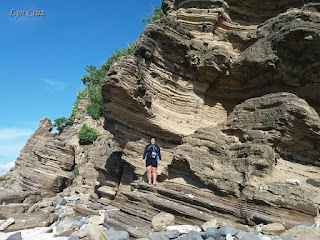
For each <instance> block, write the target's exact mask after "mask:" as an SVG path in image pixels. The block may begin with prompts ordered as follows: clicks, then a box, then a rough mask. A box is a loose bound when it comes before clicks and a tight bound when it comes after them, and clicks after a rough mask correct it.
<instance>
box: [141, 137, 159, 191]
mask: <svg viewBox="0 0 320 240" xmlns="http://www.w3.org/2000/svg"><path fill="white" fill-rule="evenodd" d="M158 158H159V160H161V153H160V147H159V146H158V145H156V139H155V138H151V139H150V144H148V145H147V146H146V147H145V149H144V153H143V162H144V160H145V161H146V167H147V176H148V184H149V185H152V186H153V187H156V186H157V167H158ZM152 178H153V184H152V181H151V179H152Z"/></svg>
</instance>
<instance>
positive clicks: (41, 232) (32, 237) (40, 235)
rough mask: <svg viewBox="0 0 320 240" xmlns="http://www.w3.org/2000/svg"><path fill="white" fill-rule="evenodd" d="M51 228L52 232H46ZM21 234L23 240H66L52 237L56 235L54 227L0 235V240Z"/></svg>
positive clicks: (65, 238)
mask: <svg viewBox="0 0 320 240" xmlns="http://www.w3.org/2000/svg"><path fill="white" fill-rule="evenodd" d="M51 228H52V230H53V231H52V232H51V233H48V231H49V230H50V229H51ZM16 232H21V236H22V239H23V240H67V239H68V237H54V235H55V234H56V228H55V227H37V228H32V229H25V230H20V231H15V232H8V233H0V240H6V239H7V238H8V237H9V236H10V235H12V234H14V233H16Z"/></svg>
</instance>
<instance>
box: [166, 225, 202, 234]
mask: <svg viewBox="0 0 320 240" xmlns="http://www.w3.org/2000/svg"><path fill="white" fill-rule="evenodd" d="M166 230H168V231H170V230H178V231H179V233H180V234H184V233H188V232H190V231H197V232H201V228H199V227H198V226H196V225H175V226H167V227H166Z"/></svg>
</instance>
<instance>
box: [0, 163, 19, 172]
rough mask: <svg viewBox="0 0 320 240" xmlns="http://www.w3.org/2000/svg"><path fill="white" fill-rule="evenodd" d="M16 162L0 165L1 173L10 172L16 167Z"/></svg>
mask: <svg viewBox="0 0 320 240" xmlns="http://www.w3.org/2000/svg"><path fill="white" fill-rule="evenodd" d="M14 162H15V161H11V162H8V163H5V164H1V163H0V172H6V171H9V170H10V168H12V167H13V166H14Z"/></svg>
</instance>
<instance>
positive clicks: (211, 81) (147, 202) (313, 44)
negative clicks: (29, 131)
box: [0, 0, 320, 237]
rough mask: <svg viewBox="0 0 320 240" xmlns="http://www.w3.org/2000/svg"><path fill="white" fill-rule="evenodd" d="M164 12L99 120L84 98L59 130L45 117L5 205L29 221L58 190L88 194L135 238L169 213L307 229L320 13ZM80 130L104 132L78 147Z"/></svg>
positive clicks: (122, 66)
mask: <svg viewBox="0 0 320 240" xmlns="http://www.w3.org/2000/svg"><path fill="white" fill-rule="evenodd" d="M162 9H163V11H164V13H165V17H163V18H161V19H160V20H158V21H155V22H152V23H149V24H148V25H147V26H146V28H145V30H144V31H143V33H142V34H141V35H140V36H139V38H138V41H137V44H136V47H135V49H134V52H133V54H132V55H130V56H125V57H122V58H120V59H119V60H118V61H117V62H115V63H114V64H113V65H112V67H111V68H110V70H109V73H108V76H107V77H106V79H105V81H104V84H103V87H102V93H103V100H104V116H103V117H102V118H101V119H100V120H98V121H95V120H92V119H91V118H90V117H89V116H88V115H87V114H86V113H85V112H84V111H81V110H84V109H85V106H86V104H87V102H88V99H87V98H84V99H83V100H82V101H81V102H80V105H79V110H80V111H78V114H77V116H76V120H75V124H74V125H73V126H71V127H66V128H65V129H64V130H63V132H62V133H60V134H53V133H50V132H51V129H52V125H51V122H50V120H48V119H43V120H41V122H40V126H39V129H38V130H37V131H36V132H35V134H34V135H33V136H32V137H31V138H30V139H29V140H28V142H27V144H26V146H25V147H24V149H23V150H22V152H21V156H20V157H19V158H18V160H17V161H16V165H15V167H14V169H12V170H11V171H10V172H9V173H8V174H7V175H6V176H4V177H3V178H6V179H10V180H9V183H7V184H6V185H5V186H3V187H2V188H3V191H2V192H1V193H0V203H2V202H7V203H8V202H9V203H10V202H15V203H18V204H20V205H19V206H20V209H19V211H20V212H24V211H27V209H28V207H29V208H31V207H33V208H34V204H37V202H39V201H40V200H41V199H42V200H43V198H46V197H47V198H50V197H53V196H55V195H56V194H57V195H61V196H66V195H70V194H71V193H88V194H90V201H92V202H99V203H101V204H104V205H108V204H111V205H114V206H116V207H119V208H120V211H112V212H110V213H109V214H108V217H106V219H105V226H108V227H109V226H115V227H117V228H122V229H125V230H127V231H128V232H129V233H130V234H131V235H132V236H134V237H142V236H145V234H147V232H148V231H149V230H150V227H151V224H150V222H151V219H152V217H153V216H155V215H156V214H158V213H159V212H160V211H167V212H170V213H172V214H174V215H175V216H176V218H175V219H176V220H175V221H176V223H181V224H184V223H192V224H199V225H201V224H202V223H203V222H205V221H208V220H210V219H211V218H212V217H215V218H219V219H221V220H222V221H227V220H229V221H232V222H234V223H239V224H249V225H254V224H259V223H273V222H281V223H283V224H284V226H285V227H287V228H290V227H292V226H294V225H296V224H298V223H300V222H304V221H310V220H312V219H313V217H314V216H315V215H316V214H317V211H318V210H317V209H318V207H319V204H320V201H319V199H320V189H319V187H317V184H310V182H312V181H313V182H315V183H319V182H318V181H319V173H320V151H319V148H320V118H319V111H320V102H319V97H320V95H319V92H320V72H319V70H318V69H319V68H320V62H319V61H318V60H319V53H320V13H319V12H320V4H319V3H317V1H308V3H305V4H304V3H303V2H302V1H298V0H281V1H274V0H265V1H262V2H261V1H259V2H257V1H252V0H250V1H241V0H240V1H234V0H207V1H192V0H175V1H174V0H164V1H163V3H162ZM84 123H86V124H88V125H90V126H93V127H95V128H96V129H97V130H98V132H99V133H100V136H99V137H98V139H97V140H96V141H95V142H94V143H93V144H92V145H87V146H81V145H79V144H78V142H77V132H78V130H79V129H80V127H81V126H82V124H84ZM151 136H153V137H155V138H156V139H157V144H159V145H160V146H161V148H162V156H163V162H161V163H160V166H159V168H158V174H159V179H158V180H159V185H158V187H157V188H156V189H153V188H150V187H149V186H147V185H145V184H144V183H143V180H145V177H146V176H145V167H144V164H143V161H142V151H143V149H144V146H145V145H146V144H147V143H148V141H149V139H150V137H151ZM76 165H77V166H79V175H74V174H73V173H72V170H73V169H74V168H75V166H76ZM287 179H298V180H299V181H300V183H301V184H298V185H292V184H290V183H288V181H287V182H286V180H287ZM310 179H311V180H310ZM289 182H290V181H289ZM13 191H15V193H13ZM16 192H18V193H16ZM26 204H27V205H26ZM28 204H29V205H28ZM44 207H47V206H44ZM39 208H41V207H39ZM0 214H1V215H3V216H5V215H6V214H5V213H4V212H0ZM132 227H137V228H138V229H139V230H137V228H132Z"/></svg>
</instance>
